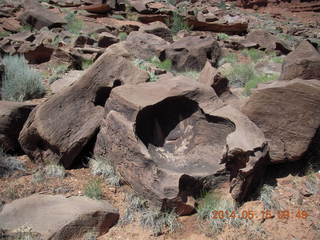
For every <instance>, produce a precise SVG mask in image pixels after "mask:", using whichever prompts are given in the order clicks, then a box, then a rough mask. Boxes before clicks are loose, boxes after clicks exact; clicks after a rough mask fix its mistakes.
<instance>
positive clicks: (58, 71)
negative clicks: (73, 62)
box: [49, 64, 68, 84]
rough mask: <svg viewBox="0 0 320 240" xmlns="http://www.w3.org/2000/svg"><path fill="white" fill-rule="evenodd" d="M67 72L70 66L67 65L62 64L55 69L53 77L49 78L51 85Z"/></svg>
mask: <svg viewBox="0 0 320 240" xmlns="http://www.w3.org/2000/svg"><path fill="white" fill-rule="evenodd" d="M67 71H68V66H67V65H66V64H60V65H58V66H56V67H54V68H53V73H52V76H51V77H50V78H49V83H50V84H51V83H53V82H55V81H56V80H58V79H59V78H61V76H62V75H63V74H65V73H66V72H67Z"/></svg>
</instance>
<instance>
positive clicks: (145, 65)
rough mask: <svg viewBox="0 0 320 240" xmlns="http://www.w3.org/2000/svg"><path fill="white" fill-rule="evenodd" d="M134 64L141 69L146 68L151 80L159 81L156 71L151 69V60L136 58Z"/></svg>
mask: <svg viewBox="0 0 320 240" xmlns="http://www.w3.org/2000/svg"><path fill="white" fill-rule="evenodd" d="M133 64H134V65H135V66H137V67H138V68H140V69H141V70H144V71H146V72H147V73H148V75H149V82H155V81H157V79H158V77H157V76H156V74H155V73H154V71H153V70H152V69H151V66H150V62H147V61H145V60H143V59H135V60H134V61H133Z"/></svg>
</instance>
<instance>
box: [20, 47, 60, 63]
mask: <svg viewBox="0 0 320 240" xmlns="http://www.w3.org/2000/svg"><path fill="white" fill-rule="evenodd" d="M53 51H54V49H53V48H51V47H49V46H44V45H43V44H41V45H38V46H34V45H31V44H29V43H26V44H22V45H21V46H20V48H19V49H18V53H20V54H23V55H24V57H25V58H26V59H27V60H28V63H29V64H41V63H44V62H48V61H50V58H51V55H52V53H53Z"/></svg>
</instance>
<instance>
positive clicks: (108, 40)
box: [98, 32, 120, 48]
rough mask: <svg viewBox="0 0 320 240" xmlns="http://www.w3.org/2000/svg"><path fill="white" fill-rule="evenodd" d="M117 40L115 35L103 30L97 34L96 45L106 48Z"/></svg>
mask: <svg viewBox="0 0 320 240" xmlns="http://www.w3.org/2000/svg"><path fill="white" fill-rule="evenodd" d="M119 41H120V40H119V39H118V38H117V37H116V36H114V35H112V34H111V33H107V32H104V33H101V34H99V36H98V47H101V48H107V47H109V46H111V45H112V44H115V43H117V42H119Z"/></svg>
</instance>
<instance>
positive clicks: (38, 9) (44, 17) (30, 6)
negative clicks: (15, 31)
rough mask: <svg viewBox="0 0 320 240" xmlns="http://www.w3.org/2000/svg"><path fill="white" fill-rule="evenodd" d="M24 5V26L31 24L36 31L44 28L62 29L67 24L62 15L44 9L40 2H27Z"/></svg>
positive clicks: (22, 15)
mask: <svg viewBox="0 0 320 240" xmlns="http://www.w3.org/2000/svg"><path fill="white" fill-rule="evenodd" d="M23 5H24V9H25V10H24V12H23V13H22V14H21V16H20V20H21V22H22V23H23V24H24V25H26V24H29V25H31V26H33V27H34V28H35V29H41V28H43V27H48V28H54V27H61V26H62V25H64V24H66V21H65V20H64V19H63V17H61V15H58V14H54V13H53V12H51V11H50V10H48V9H46V8H44V7H42V6H41V4H40V3H39V2H38V1H35V0H25V1H24V4H23Z"/></svg>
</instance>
